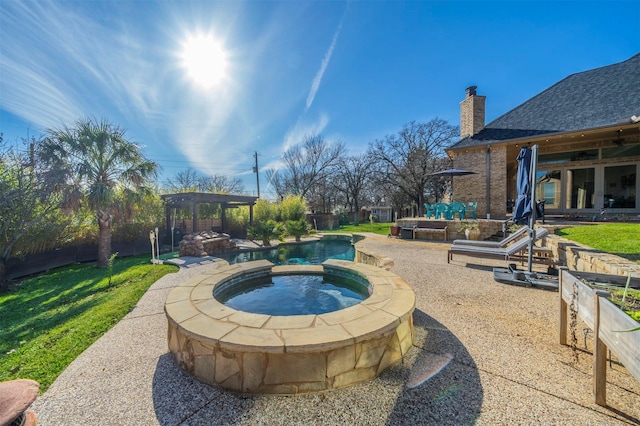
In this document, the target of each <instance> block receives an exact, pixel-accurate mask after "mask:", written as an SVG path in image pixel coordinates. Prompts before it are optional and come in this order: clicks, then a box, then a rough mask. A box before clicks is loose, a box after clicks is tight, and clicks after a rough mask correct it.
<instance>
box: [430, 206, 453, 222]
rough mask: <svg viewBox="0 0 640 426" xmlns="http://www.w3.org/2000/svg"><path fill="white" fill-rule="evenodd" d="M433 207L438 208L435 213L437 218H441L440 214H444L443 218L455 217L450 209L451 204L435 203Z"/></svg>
mask: <svg viewBox="0 0 640 426" xmlns="http://www.w3.org/2000/svg"><path fill="white" fill-rule="evenodd" d="M433 207H434V208H435V210H436V213H435V216H436V219H440V216H442V218H443V219H447V220H451V219H453V215H452V214H451V210H450V209H449V204H447V203H435V204H434V205H433Z"/></svg>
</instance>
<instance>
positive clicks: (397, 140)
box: [369, 118, 458, 214]
mask: <svg viewBox="0 0 640 426" xmlns="http://www.w3.org/2000/svg"><path fill="white" fill-rule="evenodd" d="M457 135H458V128H457V127H456V126H452V125H450V124H449V123H448V122H447V121H445V120H442V119H438V118H436V119H433V120H431V121H429V122H427V123H417V122H415V121H412V122H410V123H407V124H405V125H404V127H403V128H402V130H401V131H400V132H399V133H398V134H397V135H388V136H386V137H385V138H384V139H381V140H375V141H374V142H372V143H370V144H369V154H370V155H371V158H372V159H373V160H374V161H375V162H376V165H377V167H376V178H377V179H378V181H379V183H380V184H383V185H388V186H390V187H391V188H397V190H398V191H400V192H402V193H404V194H405V195H406V196H407V197H409V198H410V199H411V200H412V201H413V202H414V203H416V205H417V207H418V213H419V214H421V212H423V211H424V195H425V190H426V187H427V183H428V182H429V181H430V180H432V179H434V177H432V176H430V174H431V173H434V172H436V171H438V168H439V166H440V163H441V159H442V158H443V157H444V155H445V154H444V148H445V147H447V146H449V145H451V144H452V143H453V140H454V138H455V137H456V136H457Z"/></svg>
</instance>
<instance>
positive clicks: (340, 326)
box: [165, 259, 415, 352]
mask: <svg viewBox="0 0 640 426" xmlns="http://www.w3.org/2000/svg"><path fill="white" fill-rule="evenodd" d="M332 269H333V270H342V271H347V272H351V273H354V274H356V275H359V276H361V277H364V278H366V279H367V280H368V281H369V283H370V284H371V287H372V292H371V295H370V296H369V297H368V298H367V299H365V300H363V301H362V302H361V303H359V304H357V305H354V306H351V307H349V308H346V309H342V310H339V311H334V312H329V313H325V314H319V315H292V316H271V315H264V314H254V313H249V312H243V311H237V310H235V309H232V308H229V307H227V306H225V305H223V304H221V303H220V302H218V301H217V300H216V299H215V298H214V297H213V290H214V288H215V287H216V286H219V285H221V284H223V283H224V282H227V281H228V280H230V279H233V278H237V277H240V276H245V275H246V274H255V273H260V272H263V273H265V275H267V274H269V273H272V274H273V275H287V274H300V273H316V274H320V273H323V271H324V272H330V271H331V270H332ZM414 307H415V295H414V293H413V290H412V289H411V287H410V286H409V284H407V283H406V281H404V280H403V279H402V278H400V277H398V276H397V275H395V274H393V273H391V272H389V271H386V270H384V269H380V268H375V267H372V266H369V265H362V264H355V263H352V262H348V261H341V260H334V259H330V260H327V261H326V262H324V263H323V264H322V265H304V266H301V265H286V266H274V265H273V264H272V263H271V262H269V261H266V260H258V261H253V262H246V263H240V264H235V265H229V266H223V267H220V268H218V269H215V270H211V271H208V272H207V273H204V274H203V275H200V276H197V277H194V278H192V279H190V280H188V281H186V282H185V283H183V284H182V285H180V286H178V287H176V288H175V289H173V290H172V291H171V293H169V295H168V296H167V300H166V303H165V312H166V314H167V318H168V320H169V322H171V323H172V324H173V325H174V326H176V327H177V328H178V329H179V330H180V331H181V332H183V333H184V334H186V335H189V336H191V337H195V338H197V339H198V340H200V341H203V342H207V343H209V344H211V345H215V346H218V347H220V348H222V349H229V350H249V349H254V350H255V348H256V346H258V347H260V348H261V349H262V350H263V351H265V352H297V351H311V350H314V349H331V348H336V347H340V346H344V345H345V344H346V343H347V342H358V341H363V340H366V339H367V338H369V337H371V336H372V335H374V334H377V333H385V332H388V331H391V330H393V329H395V327H397V326H398V324H399V323H400V321H404V320H406V319H407V317H408V316H410V315H411V314H412V313H413V309H414Z"/></svg>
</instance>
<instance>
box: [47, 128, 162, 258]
mask: <svg viewBox="0 0 640 426" xmlns="http://www.w3.org/2000/svg"><path fill="white" fill-rule="evenodd" d="M47 133H48V135H49V136H48V137H47V138H46V140H45V142H44V144H43V146H42V149H43V152H42V157H43V158H44V159H45V160H46V161H47V162H50V163H52V164H54V165H56V166H57V167H59V168H61V169H66V170H67V172H68V181H69V182H73V183H74V185H76V186H77V190H78V191H79V192H78V194H81V196H82V197H83V198H84V199H86V201H87V203H88V205H89V207H90V208H91V210H92V211H93V212H94V214H95V217H96V220H97V221H98V228H99V236H98V262H97V265H98V267H100V268H104V267H107V266H108V264H109V257H110V256H111V224H112V222H113V214H114V209H115V207H116V206H115V204H116V203H115V201H116V192H117V191H118V190H122V191H126V192H127V193H129V194H131V193H137V194H141V193H144V192H145V191H148V187H147V184H149V183H150V182H151V179H153V178H155V177H156V176H157V174H158V171H159V166H158V164H157V163H155V162H153V161H150V160H148V159H146V158H145V157H144V156H143V155H142V147H141V146H140V145H138V144H136V143H134V142H131V141H128V140H127V139H126V138H125V130H124V129H122V128H120V127H118V126H116V125H114V124H112V123H110V122H108V121H105V120H102V121H100V122H98V121H96V120H95V119H90V118H84V119H81V120H78V121H77V122H76V123H75V125H74V126H73V127H71V128H69V127H67V126H64V127H63V128H62V129H48V130H47Z"/></svg>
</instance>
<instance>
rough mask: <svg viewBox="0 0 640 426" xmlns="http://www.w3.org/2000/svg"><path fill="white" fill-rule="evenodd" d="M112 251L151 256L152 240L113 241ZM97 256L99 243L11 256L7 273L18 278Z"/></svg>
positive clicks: (89, 259) (86, 260)
mask: <svg viewBox="0 0 640 426" xmlns="http://www.w3.org/2000/svg"><path fill="white" fill-rule="evenodd" d="M111 251H112V252H113V253H118V256H119V257H125V256H136V255H139V254H145V253H149V257H151V242H150V241H149V239H148V238H146V239H144V240H138V241H130V242H112V243H111ZM97 258H98V245H97V244H82V245H76V246H69V247H63V248H60V249H56V250H50V251H45V252H41V253H36V254H29V255H26V256H23V257H10V258H9V260H8V261H7V265H6V274H7V277H8V278H9V279H16V278H21V277H25V276H28V275H34V274H39V273H42V272H48V271H49V270H51V269H53V268H59V267H61V266H66V265H71V264H74V263H85V262H95V261H96V260H97Z"/></svg>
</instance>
